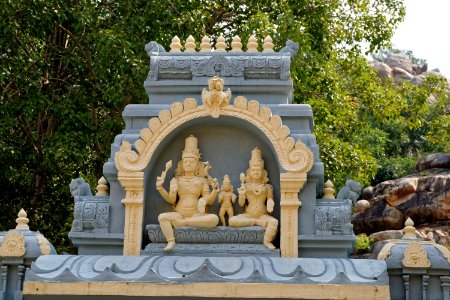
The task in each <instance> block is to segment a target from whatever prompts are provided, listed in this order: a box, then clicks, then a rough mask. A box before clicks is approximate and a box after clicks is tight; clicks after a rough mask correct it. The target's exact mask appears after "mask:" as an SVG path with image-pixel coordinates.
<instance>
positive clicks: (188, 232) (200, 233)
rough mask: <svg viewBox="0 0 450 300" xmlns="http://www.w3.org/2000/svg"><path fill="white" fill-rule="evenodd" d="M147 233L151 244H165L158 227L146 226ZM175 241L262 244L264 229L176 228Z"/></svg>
mask: <svg viewBox="0 0 450 300" xmlns="http://www.w3.org/2000/svg"><path fill="white" fill-rule="evenodd" d="M146 228H147V232H148V236H149V238H150V241H151V242H152V243H165V242H166V238H165V237H164V235H163V233H162V231H161V227H160V226H159V225H154V224H152V225H147V227H146ZM174 235H175V240H176V241H177V242H178V243H205V244H221V243H228V244H233V243H240V244H262V242H263V237H264V228H262V227H259V226H251V227H241V228H230V227H225V226H219V227H217V228H214V229H207V228H194V227H178V228H176V229H175V230H174Z"/></svg>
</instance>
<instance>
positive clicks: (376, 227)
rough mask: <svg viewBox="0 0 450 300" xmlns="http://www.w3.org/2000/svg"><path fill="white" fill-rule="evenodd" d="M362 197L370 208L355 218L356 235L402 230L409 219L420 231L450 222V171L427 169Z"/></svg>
mask: <svg viewBox="0 0 450 300" xmlns="http://www.w3.org/2000/svg"><path fill="white" fill-rule="evenodd" d="M362 196H363V197H364V198H365V199H366V200H368V201H369V203H370V207H369V208H366V209H365V210H363V211H358V212H357V213H356V214H354V215H353V217H352V223H353V225H354V229H355V233H362V232H364V233H367V234H371V233H374V232H378V231H382V230H397V229H402V228H403V225H404V222H405V220H406V218H407V217H411V219H413V220H414V223H415V224H416V227H418V226H420V225H421V224H425V223H432V222H438V221H443V220H447V219H449V218H450V169H442V168H440V169H427V170H426V171H423V172H421V173H418V174H412V175H408V176H406V177H403V178H400V179H396V180H389V181H385V182H382V183H380V184H378V185H376V186H374V187H372V188H370V189H365V190H364V192H363V195H362ZM368 196H370V197H368ZM366 197H367V198H366Z"/></svg>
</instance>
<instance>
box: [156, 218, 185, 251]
mask: <svg viewBox="0 0 450 300" xmlns="http://www.w3.org/2000/svg"><path fill="white" fill-rule="evenodd" d="M179 219H183V216H182V215H181V214H180V213H178V212H168V213H162V214H160V215H159V216H158V221H159V225H160V226H161V231H162V232H163V234H164V236H165V237H166V240H167V246H166V247H165V248H164V251H170V250H172V249H173V248H174V247H175V237H174V235H173V228H172V222H173V221H175V220H179Z"/></svg>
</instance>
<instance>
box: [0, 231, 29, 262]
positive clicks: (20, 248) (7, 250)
mask: <svg viewBox="0 0 450 300" xmlns="http://www.w3.org/2000/svg"><path fill="white" fill-rule="evenodd" d="M24 255H25V239H24V237H23V235H22V234H21V233H20V232H19V231H18V230H12V231H10V232H9V233H8V234H7V235H6V236H5V238H4V239H3V242H2V244H1V246H0V256H3V257H22V256H24Z"/></svg>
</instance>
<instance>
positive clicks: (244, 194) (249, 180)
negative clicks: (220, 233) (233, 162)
mask: <svg viewBox="0 0 450 300" xmlns="http://www.w3.org/2000/svg"><path fill="white" fill-rule="evenodd" d="M241 182H242V184H241V187H240V188H238V193H239V200H238V203H239V205H240V206H244V205H245V204H246V202H247V203H248V204H247V206H246V207H245V212H244V213H243V214H240V215H237V216H235V217H232V218H230V219H229V221H228V222H229V225H230V226H232V227H242V226H254V225H257V226H262V227H264V228H265V229H266V231H265V234H264V246H266V247H267V248H269V249H275V246H274V245H273V244H272V241H273V239H274V238H275V236H276V234H277V230H278V220H277V219H275V218H274V217H272V216H271V215H270V213H272V212H273V208H274V205H275V202H274V201H273V188H272V186H271V185H270V184H268V182H269V178H268V177H267V171H266V170H265V169H264V160H263V159H262V155H261V150H259V149H258V148H255V149H253V150H252V157H251V159H250V162H249V169H248V170H247V172H246V174H245V175H244V174H241Z"/></svg>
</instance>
